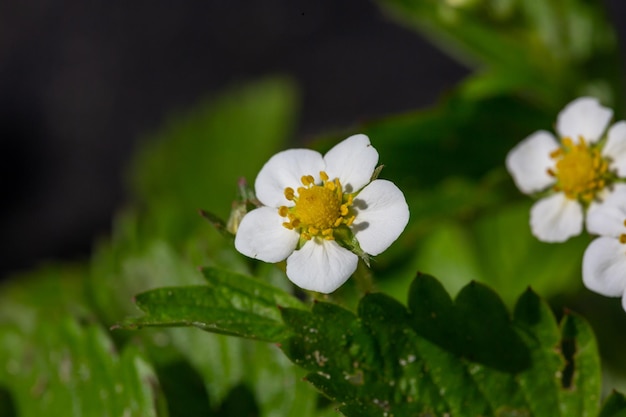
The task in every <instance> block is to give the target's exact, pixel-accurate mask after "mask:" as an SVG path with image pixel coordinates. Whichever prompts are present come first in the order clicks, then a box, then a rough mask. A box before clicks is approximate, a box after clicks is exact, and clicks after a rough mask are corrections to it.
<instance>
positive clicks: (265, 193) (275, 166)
mask: <svg viewBox="0 0 626 417" xmlns="http://www.w3.org/2000/svg"><path fill="white" fill-rule="evenodd" d="M324 167H325V165H324V159H323V158H322V155H321V154H320V153H319V152H315V151H312V150H310V149H289V150H286V151H282V152H279V153H277V154H276V155H274V156H272V157H271V158H270V160H269V161H267V162H266V163H265V165H264V166H263V168H261V171H259V175H257V177H256V181H255V182H254V189H255V192H256V197H257V198H258V199H259V201H260V202H261V203H263V204H264V205H266V206H270V207H280V206H293V202H292V201H289V200H287V199H286V198H285V188H286V187H291V188H293V189H294V190H295V189H297V188H298V187H299V186H301V185H302V183H301V182H300V178H302V176H303V175H312V176H313V177H315V178H316V180H319V173H320V171H323V170H324Z"/></svg>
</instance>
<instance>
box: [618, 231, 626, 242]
mask: <svg viewBox="0 0 626 417" xmlns="http://www.w3.org/2000/svg"><path fill="white" fill-rule="evenodd" d="M619 243H626V234H623V233H622V234H621V235H619Z"/></svg>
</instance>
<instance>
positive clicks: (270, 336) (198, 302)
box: [121, 268, 303, 342]
mask: <svg viewBox="0 0 626 417" xmlns="http://www.w3.org/2000/svg"><path fill="white" fill-rule="evenodd" d="M203 272H204V275H205V277H206V278H207V280H208V281H209V284H210V285H208V286H199V285H198V286H188V287H169V288H159V289H155V290H151V291H148V292H145V293H142V294H139V295H137V296H136V297H135V303H136V304H137V306H138V307H139V308H140V309H141V310H143V312H144V313H145V316H144V317H140V318H137V319H128V320H126V321H125V322H124V323H122V325H121V327H122V328H125V329H136V328H140V327H147V326H181V327H189V326H194V327H198V328H200V329H202V330H206V331H209V332H214V333H220V334H228V335H233V336H240V337H245V338H249V339H255V340H264V341H270V342H276V341H279V340H281V339H282V338H283V337H284V333H285V330H286V329H285V326H284V324H283V323H282V321H281V319H280V313H279V307H280V306H281V305H284V306H287V307H295V308H303V307H302V304H301V303H300V302H299V301H298V300H297V299H295V298H294V297H292V296H290V295H289V294H287V293H285V292H283V291H282V290H279V289H277V288H275V287H272V286H270V285H268V284H265V283H263V282H262V281H260V280H258V279H256V278H252V277H247V276H245V275H241V274H237V273H234V272H229V271H224V270H219V269H215V268H206V269H204V270H203Z"/></svg>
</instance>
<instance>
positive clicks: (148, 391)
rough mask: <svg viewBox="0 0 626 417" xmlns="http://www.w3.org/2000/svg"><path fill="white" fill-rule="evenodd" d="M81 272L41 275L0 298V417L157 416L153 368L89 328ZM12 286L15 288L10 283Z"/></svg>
mask: <svg viewBox="0 0 626 417" xmlns="http://www.w3.org/2000/svg"><path fill="white" fill-rule="evenodd" d="M82 273H83V270H82V269H81V268H69V267H68V268H61V267H59V268H44V269H42V270H40V271H37V273H33V274H29V275H28V276H21V277H20V281H16V282H15V283H9V284H5V285H4V286H3V288H2V291H0V294H1V297H0V340H1V341H2V343H0V358H1V359H0V387H6V391H5V393H6V395H7V397H6V398H5V399H4V404H5V405H6V404H11V406H10V407H7V409H3V408H2V407H0V412H2V413H3V414H0V415H3V416H4V415H12V413H15V414H16V415H19V416H41V415H93V413H94V410H98V411H97V413H98V415H102V416H120V415H127V416H165V415H167V407H166V404H165V402H164V401H163V399H162V396H161V391H160V387H159V382H158V379H157V378H156V375H155V373H154V369H153V367H152V366H151V365H150V364H149V363H148V362H147V361H146V358H145V356H144V355H142V354H141V353H140V352H139V350H138V349H137V348H136V347H135V346H131V345H129V346H126V347H125V348H123V349H122V350H121V351H120V352H119V353H118V350H117V349H116V347H115V346H114V345H113V342H112V341H111V339H110V337H109V335H108V334H107V332H106V331H105V330H104V329H103V328H102V327H101V326H99V325H98V324H96V323H94V322H93V318H92V317H91V313H90V312H89V309H88V307H87V305H86V304H85V303H84V300H83V297H82V293H81V279H82ZM18 282H19V284H20V285H15V284H16V283H18Z"/></svg>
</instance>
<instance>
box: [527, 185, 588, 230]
mask: <svg viewBox="0 0 626 417" xmlns="http://www.w3.org/2000/svg"><path fill="white" fill-rule="evenodd" d="M530 228H531V230H532V232H533V235H535V236H536V237H537V239H539V240H541V241H543V242H564V241H566V240H567V239H569V238H570V237H572V236H576V235H579V234H580V232H582V228H583V208H582V206H581V205H580V204H579V203H578V202H577V201H575V200H570V199H569V198H567V197H565V194H563V193H557V194H553V195H551V196H549V197H546V198H542V199H541V200H539V201H537V202H536V203H535V204H534V205H533V207H532V208H531V209H530Z"/></svg>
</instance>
